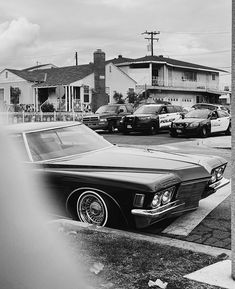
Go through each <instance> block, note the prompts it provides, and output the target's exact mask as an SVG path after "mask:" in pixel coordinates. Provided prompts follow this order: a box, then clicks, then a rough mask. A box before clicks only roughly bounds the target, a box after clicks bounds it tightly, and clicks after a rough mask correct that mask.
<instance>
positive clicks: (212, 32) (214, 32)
mask: <svg viewBox="0 0 235 289" xmlns="http://www.w3.org/2000/svg"><path fill="white" fill-rule="evenodd" d="M162 33H167V34H206V35H208V34H231V31H201V32H199V31H191V32H190V31H181V32H179V31H162Z"/></svg>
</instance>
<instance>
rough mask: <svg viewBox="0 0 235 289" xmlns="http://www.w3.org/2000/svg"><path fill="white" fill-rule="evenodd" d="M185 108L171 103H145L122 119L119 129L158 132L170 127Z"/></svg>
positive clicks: (124, 131) (125, 131) (125, 132)
mask: <svg viewBox="0 0 235 289" xmlns="http://www.w3.org/2000/svg"><path fill="white" fill-rule="evenodd" d="M181 113H183V108H182V107H181V106H178V105H171V104H145V105H142V106H141V107H139V108H138V109H137V110H136V111H135V112H134V113H133V115H126V116H124V117H123V118H122V119H121V120H120V126H119V130H120V131H121V132H123V133H124V134H127V133H129V132H148V133H149V134H152V135H154V134H156V133H157V132H158V131H159V129H169V127H170V125H171V122H172V121H173V120H175V119H178V118H180V115H181Z"/></svg>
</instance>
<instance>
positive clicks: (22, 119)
mask: <svg viewBox="0 0 235 289" xmlns="http://www.w3.org/2000/svg"><path fill="white" fill-rule="evenodd" d="M22 122H24V110H23V113H22Z"/></svg>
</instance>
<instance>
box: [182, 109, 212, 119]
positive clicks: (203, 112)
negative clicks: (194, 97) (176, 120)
mask: <svg viewBox="0 0 235 289" xmlns="http://www.w3.org/2000/svg"><path fill="white" fill-rule="evenodd" d="M210 112H211V111H210V110H209V109H195V110H190V111H189V112H188V113H186V114H185V118H204V119H205V118H208V115H209V114H210Z"/></svg>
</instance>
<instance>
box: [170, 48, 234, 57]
mask: <svg viewBox="0 0 235 289" xmlns="http://www.w3.org/2000/svg"><path fill="white" fill-rule="evenodd" d="M227 52H231V50H230V49H226V50H217V51H210V52H203V53H194V54H172V56H200V55H207V54H220V53H227ZM166 54H168V53H166Z"/></svg>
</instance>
